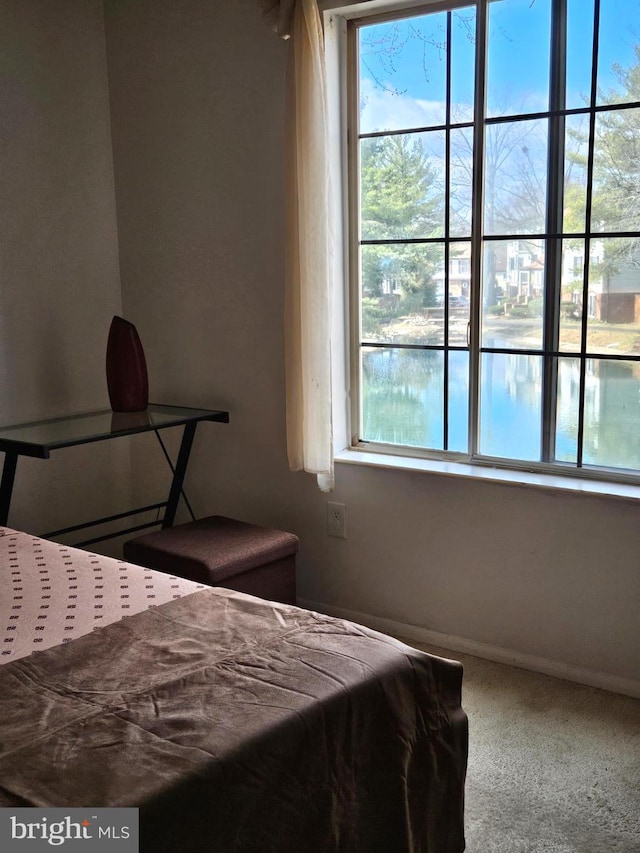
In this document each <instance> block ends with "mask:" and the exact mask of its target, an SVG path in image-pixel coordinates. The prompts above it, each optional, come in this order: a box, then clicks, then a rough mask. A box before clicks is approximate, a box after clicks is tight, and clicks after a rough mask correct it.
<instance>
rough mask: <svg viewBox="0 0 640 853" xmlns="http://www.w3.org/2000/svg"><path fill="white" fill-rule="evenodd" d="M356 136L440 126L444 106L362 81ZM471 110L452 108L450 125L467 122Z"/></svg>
mask: <svg viewBox="0 0 640 853" xmlns="http://www.w3.org/2000/svg"><path fill="white" fill-rule="evenodd" d="M360 106H361V109H362V112H361V114H360V132H361V133H372V132H373V131H376V130H402V129H404V128H415V127H432V126H434V125H441V124H444V121H445V105H444V103H443V102H442V101H426V100H421V99H420V98H411V97H409V96H407V95H403V94H396V93H395V92H394V90H393V88H392V86H391V85H389V87H388V88H387V89H383V88H381V87H380V86H378V85H376V84H374V83H373V81H371V80H369V79H367V78H363V79H362V81H361V90H360ZM472 114H473V108H472V107H471V106H468V105H454V106H453V107H452V117H453V120H454V121H468V120H470V118H471V116H472Z"/></svg>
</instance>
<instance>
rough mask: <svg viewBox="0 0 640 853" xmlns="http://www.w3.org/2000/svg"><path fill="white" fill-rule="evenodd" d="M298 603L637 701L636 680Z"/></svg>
mask: <svg viewBox="0 0 640 853" xmlns="http://www.w3.org/2000/svg"><path fill="white" fill-rule="evenodd" d="M298 604H299V606H300V607H304V608H306V609H307V610H316V611H317V612H318V613H326V614H327V615H328V616H337V617H338V618H339V619H348V620H349V621H350V622H358V623H360V624H361V625H366V626H367V627H368V628H373V629H374V630H375V631H381V632H382V633H384V634H390V635H392V636H394V637H399V638H402V639H406V640H416V641H417V642H419V643H426V644H428V645H431V646H438V647H439V648H441V649H447V650H448V651H452V652H462V653H463V654H468V655H472V656H473V657H477V658H483V659H484V660H491V661H495V662H496V663H504V664H508V665H509V666H516V667H519V668H520V669H528V670H531V671H532V672H540V673H542V674H543V675H551V676H553V677H555V678H563V679H565V681H574V682H576V683H577V684H586V685H587V686H589V687H598V688H599V689H601V690H609V691H611V692H612V693H622V694H623V695H625V696H632V697H634V698H635V699H640V681H635V680H634V679H631V678H621V677H620V676H617V675H608V674H607V673H604V672H595V671H594V670H591V669H582V668H581V667H577V666H569V665H568V664H564V663H559V662H558V661H553V660H549V659H548V658H541V657H537V656H536V655H528V654H524V653H523V652H517V651H513V650H512V649H503V648H501V647H500V646H490V645H488V644H486V643H478V642H476V641H475V640H468V639H466V638H465V637H456V636H453V635H452V634H440V633H439V632H438V631H430V630H429V629H428V628H422V627H420V626H419V625H408V624H405V623H404V622H396V621H395V620H393V619H386V618H384V617H383V616H372V615H370V614H369V613H360V612H359V611H357V610H347V609H345V608H343V607H334V606H332V605H328V604H323V603H322V602H320V601H311V600H309V599H305V598H301V599H298Z"/></svg>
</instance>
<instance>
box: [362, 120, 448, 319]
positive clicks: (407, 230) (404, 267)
mask: <svg viewBox="0 0 640 853" xmlns="http://www.w3.org/2000/svg"><path fill="white" fill-rule="evenodd" d="M361 187H362V198H361V236H362V239H363V240H398V239H415V238H425V237H441V236H442V234H443V224H444V216H443V206H444V196H443V188H442V185H441V183H439V181H438V179H437V172H436V169H435V168H434V166H433V165H432V164H431V163H430V161H429V157H428V156H427V154H426V152H425V150H424V146H423V144H422V140H421V139H420V138H419V137H417V136H415V135H412V134H401V135H395V136H386V137H372V138H369V139H366V140H365V141H364V142H363V144H362V148H361ZM441 256H442V253H441V250H440V249H434V247H433V246H430V245H428V244H426V245H425V244H408V245H407V244H399V245H398V244H382V245H375V246H365V247H363V251H362V278H363V290H364V292H365V294H367V295H369V296H372V297H380V296H382V295H384V294H396V295H400V297H401V299H402V300H403V302H404V303H405V307H406V308H407V309H412V308H416V307H421V306H427V305H434V304H435V303H436V285H435V283H434V282H433V275H434V273H435V272H436V271H437V266H438V262H439V261H441Z"/></svg>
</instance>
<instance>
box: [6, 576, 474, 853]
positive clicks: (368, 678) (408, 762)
mask: <svg viewBox="0 0 640 853" xmlns="http://www.w3.org/2000/svg"><path fill="white" fill-rule="evenodd" d="M460 682H461V667H460V665H459V664H455V663H452V662H450V661H444V660H441V659H440V658H435V657H432V656H429V655H427V654H424V653H422V652H418V651H415V650H414V649H411V648H409V647H407V646H405V645H403V644H402V643H399V642H397V641H395V640H392V639H390V638H388V637H385V636H383V635H381V634H377V633H376V632H374V631H370V630H368V629H366V628H363V627H360V626H356V625H353V624H351V623H349V622H344V621H342V620H338V619H333V618H330V617H326V616H322V615H319V614H314V613H310V612H308V611H305V610H300V609H298V608H294V607H287V606H285V605H271V604H269V603H266V602H263V601H260V600H258V599H253V598H251V597H248V596H243V595H241V594H239V593H234V592H231V591H226V590H205V591H202V592H197V593H195V594H193V595H189V596H187V597H185V598H182V599H180V600H176V601H172V602H169V603H167V604H164V605H161V606H159V607H157V608H154V609H153V610H149V611H146V612H144V613H139V614H136V615H134V616H131V617H127V618H125V619H124V620H123V621H121V622H117V623H115V624H112V625H108V626H105V627H104V628H101V629H100V630H98V631H95V632H94V633H92V634H89V635H87V636H85V637H80V638H79V639H77V640H74V641H73V642H71V643H68V644H66V645H64V646H58V647H55V648H52V649H48V650H45V651H42V652H38V653H36V654H34V655H31V656H30V657H27V658H23V659H22V660H18V661H15V662H13V663H8V664H6V665H4V666H2V667H0V806H40V807H44V806H69V807H71V806H96V807H101V806H138V807H139V808H140V826H141V830H140V834H141V838H140V841H141V845H140V849H141V850H142V851H154V853H164V851H167V853H169V851H171V853H191V851H199V852H200V851H208V853H214V852H215V853H217V851H220V853H230V851H242V853H245V851H246V852H247V853H248V851H255V853H269V851H273V853H289V851H290V853H303V851H311V852H312V853H315V851H318V853H319V851H327V853H328V851H345V853H347V851H348V853H376V851H388V853H400V852H401V851H414V852H415V853H417V851H425V853H426V851H429V853H460V851H462V850H463V849H464V840H463V824H462V812H463V788H464V777H465V768H466V755H467V720H466V717H465V715H464V713H463V711H462V709H461V707H460Z"/></svg>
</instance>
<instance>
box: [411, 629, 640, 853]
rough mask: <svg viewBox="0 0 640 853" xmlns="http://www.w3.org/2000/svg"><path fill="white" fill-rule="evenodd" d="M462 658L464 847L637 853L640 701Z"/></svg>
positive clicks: (529, 852) (498, 852)
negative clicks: (466, 762)
mask: <svg viewBox="0 0 640 853" xmlns="http://www.w3.org/2000/svg"><path fill="white" fill-rule="evenodd" d="M407 642H409V644H410V645H413V646H416V647H418V648H423V649H425V650H426V651H431V652H434V653H435V654H441V655H443V656H444V657H450V658H454V659H455V660H459V661H461V662H462V663H463V664H464V680H463V685H464V686H463V697H462V704H463V706H464V709H465V711H466V712H467V715H468V717H469V767H468V774H467V788H466V821H465V824H466V837H467V853H640V700H637V699H631V698H628V697H625V696H619V695H617V694H614V693H607V692H605V691H603V690H595V689H593V688H590V687H583V686H581V685H576V684H572V683H570V682H567V681H561V680H559V679H555V678H549V677H547V676H544V675H538V674H536V673H531V672H526V671H525V670H522V669H516V668H514V667H509V666H503V665H501V664H496V663H491V662H488V661H483V660H480V659H478V658H473V657H469V656H467V655H459V654H456V653H455V652H447V651H444V650H443V649H436V648H433V647H431V646H425V645H421V644H420V643H415V642H413V641H407Z"/></svg>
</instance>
